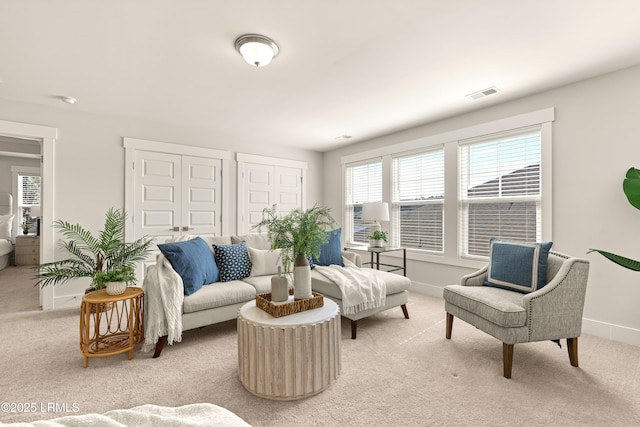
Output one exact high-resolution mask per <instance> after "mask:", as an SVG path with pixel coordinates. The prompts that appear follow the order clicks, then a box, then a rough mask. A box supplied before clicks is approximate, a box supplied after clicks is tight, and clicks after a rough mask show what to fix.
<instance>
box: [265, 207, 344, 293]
mask: <svg viewBox="0 0 640 427" xmlns="http://www.w3.org/2000/svg"><path fill="white" fill-rule="evenodd" d="M330 211H331V210H330V209H329V208H327V207H324V206H317V205H314V206H313V207H312V208H311V209H307V210H304V211H303V210H302V209H294V210H292V211H291V212H289V213H288V214H287V215H285V216H283V217H278V215H277V213H276V205H273V206H272V207H271V208H265V209H264V210H263V212H262V214H263V219H262V221H260V222H259V223H258V224H256V225H255V226H254V228H257V229H258V230H261V229H262V228H266V229H267V237H268V238H269V240H270V241H271V248H272V249H281V254H282V255H281V256H282V266H283V268H284V271H285V273H289V272H290V271H291V266H292V265H293V276H294V298H295V299H306V298H312V297H313V294H312V293H311V276H310V271H309V270H310V268H309V261H308V260H307V257H315V258H317V257H319V256H320V245H322V244H323V243H326V242H327V241H328V237H327V234H326V233H325V230H326V229H327V228H329V227H331V226H333V225H334V224H335V221H334V219H333V218H332V217H331V213H330Z"/></svg>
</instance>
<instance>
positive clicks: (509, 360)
mask: <svg viewBox="0 0 640 427" xmlns="http://www.w3.org/2000/svg"><path fill="white" fill-rule="evenodd" d="M502 364H503V373H504V377H505V378H511V366H512V365H513V344H507V343H502Z"/></svg>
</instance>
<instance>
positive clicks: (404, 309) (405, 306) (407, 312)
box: [400, 304, 409, 319]
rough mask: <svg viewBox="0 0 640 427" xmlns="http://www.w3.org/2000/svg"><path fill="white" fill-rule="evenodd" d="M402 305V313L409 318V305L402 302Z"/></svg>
mask: <svg viewBox="0 0 640 427" xmlns="http://www.w3.org/2000/svg"><path fill="white" fill-rule="evenodd" d="M400 307H401V308H402V313H403V314H404V318H405V319H408V318H409V310H407V305H406V304H402V305H401V306H400Z"/></svg>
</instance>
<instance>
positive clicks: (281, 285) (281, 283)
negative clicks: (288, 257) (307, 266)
mask: <svg viewBox="0 0 640 427" xmlns="http://www.w3.org/2000/svg"><path fill="white" fill-rule="evenodd" d="M288 299H289V281H288V280H287V276H283V275H282V269H281V267H280V266H278V275H277V276H271V301H273V302H284V301H287V300H288Z"/></svg>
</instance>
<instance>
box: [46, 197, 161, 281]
mask: <svg viewBox="0 0 640 427" xmlns="http://www.w3.org/2000/svg"><path fill="white" fill-rule="evenodd" d="M126 219H127V215H126V213H125V212H124V210H121V209H115V208H111V209H109V210H108V211H107V214H106V218H105V222H104V229H103V230H102V231H100V232H99V233H98V235H97V236H94V235H93V234H91V232H89V231H88V230H87V229H86V228H84V227H82V226H81V225H80V224H71V223H69V222H67V221H62V220H56V221H55V222H54V223H53V227H54V228H56V229H57V230H59V231H60V232H61V233H62V234H63V235H64V236H65V237H66V238H67V241H65V242H62V243H61V246H62V248H63V249H64V250H65V251H66V252H67V253H68V254H69V255H71V257H70V258H68V259H64V260H61V261H54V262H49V263H45V264H40V265H39V266H38V267H36V268H37V270H38V274H37V276H36V277H37V278H38V279H39V280H38V282H37V283H36V285H40V284H42V286H47V285H59V284H63V283H65V282H67V281H68V280H71V279H75V278H80V277H88V278H91V284H92V286H94V287H95V288H96V289H102V288H103V287H104V284H105V283H106V282H108V281H111V280H106V279H113V278H120V279H121V280H117V281H123V282H128V283H131V282H133V281H135V275H134V274H133V271H134V268H135V265H136V263H138V262H141V261H143V260H144V259H145V258H146V257H147V255H148V254H149V252H150V250H151V249H150V246H151V245H152V244H153V241H152V240H148V239H147V238H146V237H143V238H140V239H138V240H136V241H135V242H132V243H127V242H125V241H124V228H125V223H126ZM106 273H108V274H106Z"/></svg>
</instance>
